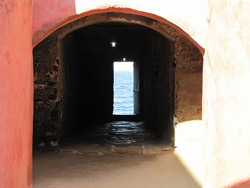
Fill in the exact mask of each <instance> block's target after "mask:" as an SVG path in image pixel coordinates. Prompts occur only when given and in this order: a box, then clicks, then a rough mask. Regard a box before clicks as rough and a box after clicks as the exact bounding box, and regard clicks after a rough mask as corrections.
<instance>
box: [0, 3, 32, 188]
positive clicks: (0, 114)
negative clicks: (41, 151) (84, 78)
mask: <svg viewBox="0 0 250 188" xmlns="http://www.w3.org/2000/svg"><path fill="white" fill-rule="evenodd" d="M31 25H32V1H31V0H23V1H20V0H1V2H0V86H1V88H0V151H1V154H0V187H1V188H27V187H31V175H32V163H31V162H32V159H31V154H32V116H33V73H32V72H33V68H32V45H31V44H32V28H31Z"/></svg>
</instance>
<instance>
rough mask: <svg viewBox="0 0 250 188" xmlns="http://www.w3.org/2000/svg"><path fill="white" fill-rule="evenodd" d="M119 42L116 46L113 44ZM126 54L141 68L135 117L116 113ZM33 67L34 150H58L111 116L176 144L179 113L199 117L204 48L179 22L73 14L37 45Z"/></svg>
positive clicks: (141, 17) (182, 118)
mask: <svg viewBox="0 0 250 188" xmlns="http://www.w3.org/2000/svg"><path fill="white" fill-rule="evenodd" d="M114 40H115V41H117V46H116V48H112V46H110V43H111V42H112V41H114ZM120 45H121V46H120ZM123 57H126V59H127V60H131V61H133V62H134V64H135V67H137V68H136V70H138V72H137V77H138V79H137V81H138V84H139V87H138V88H140V89H139V93H138V96H137V99H138V106H139V108H140V110H139V111H140V113H138V114H137V115H135V116H122V117H121V116H114V115H113V114H112V111H113V62H114V61H117V60H120V59H121V58H123ZM34 65H35V66H34V67H35V116H34V148H35V149H37V150H47V149H49V150H51V149H52V150H54V149H58V148H59V145H62V144H63V142H64V143H65V142H67V140H69V139H67V138H72V136H71V137H69V136H70V133H73V132H75V133H80V132H81V131H82V130H83V132H85V133H86V132H88V131H86V130H87V129H89V128H88V127H89V126H85V125H91V126H90V127H97V125H100V124H102V125H104V124H105V123H107V122H110V121H130V122H133V121H140V122H144V123H143V124H145V125H146V127H147V128H148V129H149V130H153V132H151V133H152V134H153V135H157V136H158V138H160V140H161V141H162V143H164V144H165V145H169V146H173V145H174V116H176V118H175V119H178V120H179V121H186V120H192V119H201V79H202V76H201V75H202V55H201V54H200V52H199V49H198V48H196V47H195V45H194V44H192V43H191V42H190V41H189V40H188V39H187V38H186V37H185V36H183V35H182V34H181V33H179V32H178V31H177V30H175V29H174V28H172V27H170V26H168V25H166V24H163V23H161V22H158V21H155V20H152V19H150V18H146V17H143V16H136V15H131V14H124V13H103V14H97V15H92V16H87V17H84V18H81V19H79V20H76V21H74V22H72V23H69V24H67V25H65V26H64V27H62V28H60V29H58V30H56V31H55V32H54V33H52V34H51V35H50V36H49V37H47V38H46V39H45V40H44V41H42V42H41V43H40V44H38V45H37V46H36V47H35V48H34ZM187 75H189V76H190V75H191V76H190V79H186V76H187ZM175 77H176V78H177V80H174V78H175ZM197 78H198V79H197ZM184 82H186V83H184ZM183 83H184V85H185V86H182V85H181V84H183ZM190 89H191V90H192V91H191V92H190V93H187V91H188V90H190ZM192 99H194V100H192ZM79 122H80V123H79ZM128 124H129V123H128ZM83 125H84V126H83ZM93 125H96V126H93ZM123 125H124V124H118V125H117V126H115V127H116V128H119V126H120V127H122V126H123ZM140 125H141V124H140ZM106 126H109V127H112V126H110V124H106ZM113 127H114V126H113ZM130 127H131V126H130ZM132 127H133V125H132ZM94 130H95V128H94ZM91 131H92V130H91ZM73 135H74V134H73ZM73 137H74V138H76V136H75V135H74V136H73ZM157 141H158V140H157ZM145 143H146V142H145ZM140 144H141V143H140Z"/></svg>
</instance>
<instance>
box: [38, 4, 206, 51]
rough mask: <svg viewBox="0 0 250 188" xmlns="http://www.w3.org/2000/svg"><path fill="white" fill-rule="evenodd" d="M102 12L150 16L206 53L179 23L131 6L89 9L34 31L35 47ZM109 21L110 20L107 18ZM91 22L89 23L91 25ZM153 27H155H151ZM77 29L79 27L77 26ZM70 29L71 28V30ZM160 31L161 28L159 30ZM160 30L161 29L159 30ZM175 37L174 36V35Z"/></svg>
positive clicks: (94, 21) (93, 22)
mask: <svg viewBox="0 0 250 188" xmlns="http://www.w3.org/2000/svg"><path fill="white" fill-rule="evenodd" d="M101 13H110V14H112V13H124V14H126V15H131V16H133V15H135V16H143V17H145V18H149V19H151V20H155V21H158V22H160V23H163V24H165V25H167V26H169V27H170V28H173V29H175V30H177V31H178V32H180V33H181V34H183V35H184V36H185V37H187V38H188V39H189V40H190V41H191V42H192V43H193V44H194V45H195V46H197V48H198V49H199V50H200V52H201V53H202V54H204V52H205V50H204V48H203V47H202V46H201V45H199V44H198V42H196V41H195V40H194V39H193V38H192V37H191V36H190V35H189V34H188V33H186V32H185V31H184V30H182V29H181V28H180V27H178V26H177V25H175V24H173V23H171V22H169V21H168V20H166V19H165V18H162V17H160V16H157V15H154V14H151V13H146V12H141V11H137V10H133V9H129V8H116V7H112V8H107V9H96V10H91V11H87V12H84V13H82V14H80V15H75V16H73V17H70V18H68V19H66V20H64V21H63V22H60V23H58V24H56V25H55V26H54V27H52V28H51V29H50V28H49V27H48V28H45V29H44V30H42V31H34V33H33V47H35V46H36V45H37V44H38V43H39V42H41V41H42V40H43V39H44V38H46V37H47V36H49V35H50V34H51V33H52V32H54V31H56V30H57V29H59V28H61V27H63V26H65V25H67V24H69V23H72V22H74V21H76V20H79V19H81V18H84V17H87V16H91V15H98V14H101ZM113 21H118V22H131V23H136V20H133V18H131V20H122V19H119V20H113ZM100 22H105V19H100V20H98V19H97V20H92V22H91V24H95V23H100ZM107 22H108V20H107ZM109 22H110V21H109ZM91 24H89V25H91ZM136 24H140V23H136ZM140 25H144V26H147V27H149V24H140ZM84 26H87V25H86V24H85V25H84V24H83V25H82V26H81V25H79V28H81V27H84ZM150 28H152V29H153V27H150ZM33 29H34V28H33ZM75 29H77V28H75ZM75 29H74V28H73V29H72V30H71V32H72V31H74V30H75ZM69 31H70V30H69ZM158 31H159V30H158ZM159 32H160V31H159ZM68 33H69V32H68ZM167 37H168V38H170V39H171V38H172V37H171V35H168V36H167ZM173 37H174V36H173Z"/></svg>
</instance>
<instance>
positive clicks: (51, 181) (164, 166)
mask: <svg viewBox="0 0 250 188" xmlns="http://www.w3.org/2000/svg"><path fill="white" fill-rule="evenodd" d="M202 128H203V125H202V123H201V122H200V121H193V122H186V123H181V124H178V126H177V128H176V145H177V148H176V149H175V150H174V151H163V152H161V153H160V154H156V153H154V152H152V153H151V154H146V155H138V154H135V153H126V152H125V153H122V154H121V153H117V152H103V151H101V150H100V151H99V152H98V150H99V149H101V148H100V147H99V149H98V150H96V149H95V150H94V151H93V152H80V151H79V150H76V148H74V147H73V148H72V147H71V149H69V150H67V151H64V150H62V151H60V152H59V153H40V154H34V165H33V188H71V187H72V188H106V187H107V188H123V187H124V188H125V187H126V188H199V187H202V186H201V145H200V138H201V132H202Z"/></svg>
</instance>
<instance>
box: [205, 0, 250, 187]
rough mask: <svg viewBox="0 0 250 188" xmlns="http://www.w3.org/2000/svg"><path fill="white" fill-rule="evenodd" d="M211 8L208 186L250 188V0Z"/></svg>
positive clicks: (207, 56) (207, 73)
mask: <svg viewBox="0 0 250 188" xmlns="http://www.w3.org/2000/svg"><path fill="white" fill-rule="evenodd" d="M208 8H209V10H210V13H209V15H208V17H207V24H208V30H207V36H206V54H205V57H204V59H205V61H204V75H203V76H204V77H203V120H204V122H205V130H204V146H203V156H204V163H203V164H204V169H205V172H204V187H206V188H210V187H225V186H229V187H240V188H244V187H250V183H249V179H250V170H249V169H250V157H249V156H250V136H249V133H250V116H249V113H250V100H249V96H250V84H249V83H250V33H249V30H250V23H249V18H250V2H249V1H226V0H223V1H222V0H221V1H209V7H208ZM247 182H248V183H247Z"/></svg>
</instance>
